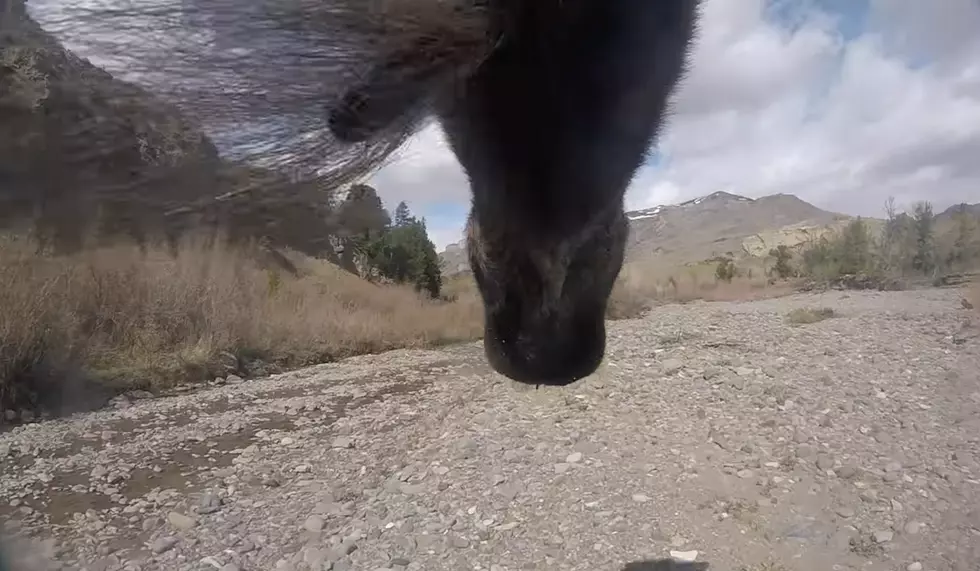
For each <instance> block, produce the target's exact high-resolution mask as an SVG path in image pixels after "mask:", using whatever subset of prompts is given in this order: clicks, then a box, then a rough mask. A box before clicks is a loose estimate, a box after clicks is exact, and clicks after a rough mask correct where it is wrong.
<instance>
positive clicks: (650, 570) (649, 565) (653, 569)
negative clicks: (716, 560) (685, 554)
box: [622, 559, 708, 571]
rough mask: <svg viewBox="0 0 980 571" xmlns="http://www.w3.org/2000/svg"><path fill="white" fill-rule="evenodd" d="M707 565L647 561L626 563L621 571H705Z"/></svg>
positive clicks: (673, 560)
mask: <svg viewBox="0 0 980 571" xmlns="http://www.w3.org/2000/svg"><path fill="white" fill-rule="evenodd" d="M707 570H708V564H707V563H689V562H685V561H677V560H675V559H647V560H645V561H634V562H632V563H627V564H626V566H625V567H623V569H622V571H707Z"/></svg>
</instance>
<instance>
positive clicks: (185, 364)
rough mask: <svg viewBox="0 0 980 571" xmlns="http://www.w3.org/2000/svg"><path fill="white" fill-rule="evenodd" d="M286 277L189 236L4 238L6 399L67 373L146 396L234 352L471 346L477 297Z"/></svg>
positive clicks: (1, 326)
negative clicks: (82, 241) (98, 244)
mask: <svg viewBox="0 0 980 571" xmlns="http://www.w3.org/2000/svg"><path fill="white" fill-rule="evenodd" d="M289 258H290V261H291V262H293V263H294V264H295V266H296V268H298V272H297V273H296V274H295V275H294V274H292V273H290V272H288V271H286V270H283V269H281V268H279V267H275V266H272V265H270V264H269V263H267V262H262V261H261V260H262V259H263V257H262V255H261V251H260V250H258V249H255V248H233V247H230V246H229V245H228V244H227V243H225V242H224V241H221V240H208V239H205V238H202V237H196V238H189V239H187V240H185V241H183V242H182V243H181V244H180V245H179V247H178V248H177V249H176V253H175V255H172V254H171V252H170V251H169V250H168V249H166V248H163V247H155V246H151V247H148V248H146V249H145V251H141V250H140V249H139V248H138V247H136V246H131V245H117V246H113V247H103V248H98V249H94V250H91V251H88V252H84V253H81V254H77V255H72V256H51V255H45V254H43V253H42V254H39V253H38V252H37V244H36V243H34V242H33V241H31V240H30V239H26V238H23V237H9V236H8V237H6V238H5V239H3V240H2V242H0V403H2V402H6V403H9V402H12V401H16V400H17V398H18V395H17V394H15V393H16V391H18V390H23V387H21V389H18V386H20V385H18V382H17V381H18V379H25V378H34V377H36V375H37V372H38V370H39V369H44V370H46V371H47V370H50V369H52V367H53V368H55V369H62V370H63V369H64V368H65V367H74V368H76V369H81V370H83V371H84V373H85V374H86V376H89V377H92V378H95V379H98V380H99V381H100V382H101V383H103V384H108V385H110V386H122V387H148V386H158V385H161V384H168V383H172V382H174V381H182V380H186V379H189V378H207V377H208V376H210V375H213V374H215V372H216V369H215V367H217V364H218V363H220V362H222V360H223V359H227V354H229V353H230V354H231V355H234V356H236V357H248V358H250V359H260V360H262V361H264V362H268V363H273V364H277V365H281V366H300V365H305V364H310V363H314V362H323V361H329V360H333V359H337V358H342V357H345V356H349V355H354V354H359V353H366V352H376V351H382V350H385V349H392V348H399V347H423V346H430V345H435V344H441V343H449V342H454V341H463V340H470V339H475V338H478V337H479V335H480V334H481V333H482V314H481V308H480V306H479V304H478V303H477V300H476V299H475V298H469V297H466V296H463V297H462V298H461V299H460V300H459V301H456V302H454V303H445V302H436V301H431V300H427V299H424V298H423V297H421V296H420V295H418V294H416V292H414V291H413V290H411V289H409V288H406V287H401V286H379V285H373V284H370V283H367V282H365V281H363V280H361V279H359V278H357V277H355V276H353V275H350V274H347V273H345V272H343V271H341V270H339V269H338V268H336V267H334V266H332V265H330V264H327V263H324V262H321V261H318V260H314V259H311V258H307V257H304V256H300V255H297V254H289Z"/></svg>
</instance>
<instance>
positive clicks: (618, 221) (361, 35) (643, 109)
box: [39, 0, 700, 385]
mask: <svg viewBox="0 0 980 571" xmlns="http://www.w3.org/2000/svg"><path fill="white" fill-rule="evenodd" d="M39 1H40V2H43V1H44V0H39ZM169 1H170V2H176V3H178V4H180V5H179V6H177V7H176V8H174V11H173V12H172V13H168V12H167V11H166V10H164V9H163V8H160V7H159V6H156V5H155V6H154V7H152V8H150V7H148V8H139V7H135V6H132V7H130V8H119V7H113V8H110V9H107V8H101V9H100V8H92V7H91V5H90V4H89V3H80V4H85V6H79V7H65V5H61V7H60V8H59V10H62V12H61V15H62V20H61V23H60V28H59V26H58V25H56V24H58V23H57V22H53V23H52V18H49V22H47V23H44V22H42V23H44V24H45V26H46V29H47V26H49V25H50V26H51V27H52V28H59V29H52V31H54V32H58V31H60V32H62V33H66V32H70V31H71V30H70V28H71V27H74V28H75V29H77V30H78V34H77V35H78V37H79V38H85V39H86V41H88V42H89V44H90V45H95V43H96V42H98V41H103V42H104V45H103V49H102V52H103V53H104V52H106V51H109V52H112V51H113V50H114V52H115V55H116V56H118V57H119V58H130V60H129V63H128V64H127V69H128V70H130V71H132V70H133V69H135V68H137V67H139V66H143V69H144V70H146V71H147V73H146V74H144V75H145V77H146V78H149V80H152V79H153V78H154V77H162V78H163V80H162V81H159V82H158V83H157V85H155V86H154V88H153V91H154V92H159V93H161V94H162V95H170V96H171V98H175V99H177V100H179V101H181V102H183V103H184V105H183V107H184V108H185V109H187V110H188V111H189V112H190V113H191V114H192V115H194V114H196V115H197V117H199V118H201V119H202V120H204V121H205V122H207V121H212V122H214V121H218V122H220V121H221V120H224V123H225V124H226V125H232V126H233V127H234V128H236V129H237V127H238V126H239V125H241V124H243V123H246V122H248V120H250V119H258V118H264V119H268V118H269V117H273V118H275V119H276V120H277V121H278V123H276V125H277V127H275V128H271V129H272V130H270V131H267V132H266V134H267V135H272V136H278V139H277V141H278V142H277V143H275V144H274V145H272V147H273V148H274V150H276V151H277V153H278V154H277V155H276V157H278V158H277V159H276V160H278V161H280V162H282V163H290V164H291V165H292V166H295V165H296V164H297V163H296V161H297V160H299V161H306V162H307V163H311V164H312V163H316V164H315V166H316V168H317V172H318V173H319V174H321V175H322V173H324V172H328V173H330V174H328V175H327V176H328V178H329V177H332V178H331V179H330V180H331V181H332V182H333V183H336V184H340V183H342V182H344V181H348V180H353V179H355V178H357V177H361V176H363V175H365V174H366V173H369V172H371V171H372V170H374V169H376V168H377V167H378V166H379V165H381V164H382V163H383V162H384V161H385V160H386V159H387V158H388V157H389V156H390V155H391V154H392V153H393V152H394V151H396V150H397V149H398V148H400V147H401V146H403V145H404V144H405V142H406V141H407V140H408V139H409V138H410V136H411V135H412V134H413V133H415V132H418V130H419V129H421V128H422V126H423V125H425V124H426V122H427V121H431V120H435V121H437V122H438V123H439V125H440V126H441V128H442V130H443V132H444V134H445V135H446V139H447V140H448V142H449V146H450V148H451V150H452V152H453V153H454V154H455V157H456V158H457V160H458V162H459V163H460V165H461V166H462V168H463V170H464V172H465V174H466V176H467V178H468V180H469V185H470V191H471V198H472V201H471V211H470V215H469V217H468V221H467V226H466V235H467V254H468V257H469V261H470V267H471V268H472V271H473V274H474V277H475V279H476V282H477V285H478V288H479V291H480V295H481V297H482V301H483V306H484V314H485V336H484V347H485V353H486V356H487V359H488V361H489V363H490V364H491V366H492V367H493V368H494V369H495V370H496V371H498V372H499V373H501V374H503V375H505V376H506V377H509V378H510V379H512V380H514V381H518V382H521V383H526V384H534V385H568V384H570V383H573V382H575V381H577V380H579V379H581V378H583V377H585V376H587V375H589V374H591V373H593V372H594V371H596V370H597V368H598V366H599V364H600V363H601V361H602V359H603V357H604V355H605V347H606V329H605V323H604V314H605V309H606V305H607V303H608V298H609V296H610V294H611V292H612V288H613V285H614V282H615V281H616V278H617V276H618V274H619V272H620V270H621V267H622V265H623V260H624V250H625V242H626V239H627V235H628V230H629V227H628V221H627V219H626V216H625V213H624V207H623V198H624V194H625V191H626V188H627V186H628V185H629V183H630V181H631V179H632V178H633V176H634V174H635V172H636V170H637V169H638V168H639V167H640V166H641V164H642V163H643V162H644V160H645V158H646V156H647V153H648V152H649V150H650V148H651V146H652V145H653V144H654V142H655V140H656V138H657V136H658V134H659V132H660V130H661V127H662V125H663V123H664V120H665V116H666V114H667V112H668V108H669V105H670V98H671V96H672V93H673V91H674V89H675V87H676V86H677V84H678V83H679V81H680V80H681V78H682V76H683V75H684V73H685V71H686V69H687V64H688V60H689V57H688V56H689V51H690V48H691V45H692V42H693V38H694V36H695V33H696V28H697V21H698V12H699V8H700V6H699V4H700V2H699V0H257V1H256V2H246V3H242V2H238V1H235V0H179V1H178V0H169ZM73 10H74V11H73ZM86 10H87V12H86V13H85V14H81V13H80V11H86ZM141 11H142V13H141ZM175 13H176V14H177V17H174V14H175ZM127 26H130V27H132V29H133V30H139V32H138V33H134V34H133V37H135V38H137V39H136V43H134V44H133V45H131V46H123V45H122V44H120V43H119V42H120V40H119V37H120V34H121V33H122V32H123V31H124V28H125V27H127ZM151 29H152V30H164V31H163V32H156V34H155V35H152V36H151V35H148V34H147V33H146V32H145V30H151ZM189 30H190V31H189ZM194 30H197V31H201V30H204V31H206V32H207V33H206V34H195V33H193V31H194ZM106 31H110V32H112V34H106V33H104V32H106ZM164 36H166V37H167V38H169V41H170V42H171V45H170V46H169V47H167V48H166V49H162V50H157V51H156V52H155V54H156V55H154V54H151V53H150V52H149V46H150V45H151V44H153V42H155V41H157V40H156V38H160V37H164ZM99 38H108V39H103V40H99ZM200 38H205V39H204V40H201V39H200ZM160 41H162V40H160ZM195 42H197V43H196V44H195ZM134 54H135V56H139V60H138V61H136V60H134V59H132V58H133V57H134ZM209 74H210V75H209ZM209 77H210V79H209ZM182 79H185V80H187V81H181V80H182ZM325 165H326V166H325ZM326 167H329V168H326ZM248 199H250V200H252V199H254V197H253V198H248Z"/></svg>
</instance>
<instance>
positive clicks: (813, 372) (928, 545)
mask: <svg viewBox="0 0 980 571" xmlns="http://www.w3.org/2000/svg"><path fill="white" fill-rule="evenodd" d="M822 307H830V308H832V309H833V310H834V313H835V316H834V317H831V318H829V319H824V320H822V321H819V322H815V323H808V324H799V325H796V324H793V323H791V322H790V321H791V320H789V319H787V317H786V315H787V314H788V313H789V312H790V311H791V310H793V309H797V308H822ZM977 331H978V329H977V318H976V313H975V312H971V311H970V310H968V309H965V308H964V307H962V306H961V304H960V301H959V293H958V292H956V291H954V290H923V291H915V292H893V293H877V292H875V293H851V294H843V293H840V292H833V293H826V294H818V295H798V296H792V297H787V298H781V299H770V300H764V301H755V302H739V303H703V302H697V303H692V304H689V305H683V306H681V305H676V306H667V307H662V308H658V309H657V310H656V311H655V312H653V313H652V314H651V315H650V316H648V317H647V318H645V319H641V320H632V321H623V322H617V323H614V324H612V325H611V330H610V337H611V339H610V347H609V353H608V358H607V363H606V364H605V365H604V366H603V367H602V369H601V370H600V372H599V373H597V374H596V375H594V376H592V377H590V378H588V379H585V380H584V381H582V382H580V383H577V384H575V385H573V386H571V387H566V388H561V389H556V388H541V389H539V390H536V389H534V388H527V387H521V386H517V385H515V384H513V383H510V382H509V381H506V380H505V379H503V378H502V377H500V376H498V375H495V374H493V373H491V372H490V371H489V370H488V368H487V367H486V365H485V364H484V360H483V356H482V351H481V349H480V345H479V344H470V345H465V346H460V347H455V348H452V349H448V350H439V351H395V352H390V353H386V354H383V355H376V356H366V357H358V358H353V359H349V360H347V361H344V362H343V363H340V364H333V365H324V366H318V367H313V368H309V369H304V370H301V371H296V372H292V373H289V374H284V375H279V376H275V377H271V378H266V379H260V380H252V381H246V382H238V380H237V379H232V382H231V383H229V384H225V385H222V386H214V387H212V388H209V389H207V390H203V391H198V392H194V393H188V394H184V395H180V396H175V397H167V398H146V399H133V400H132V402H127V403H122V406H120V407H118V408H116V409H113V410H105V411H100V412H97V413H91V414H84V415H76V416H74V417H72V418H69V419H64V420H57V421H48V422H42V423H38V424H32V425H26V426H22V427H18V428H16V429H14V430H12V431H10V432H7V433H5V434H2V435H0V467H2V474H3V476H2V478H0V517H2V518H3V519H4V520H5V523H4V526H5V533H6V535H7V537H8V538H9V539H8V542H13V543H12V544H8V545H13V548H14V551H15V553H14V554H13V555H14V556H15V557H19V556H23V557H24V558H25V559H24V561H20V562H17V563H15V566H14V568H15V569H31V570H33V569H45V568H50V569H88V570H90V571H96V570H99V571H106V570H119V569H133V570H135V569H141V570H146V571H149V570H164V569H165V570H207V569H220V570H223V571H234V570H236V569H237V570H241V571H245V570H267V569H268V570H296V571H302V570H311V569H312V570H317V571H319V570H343V569H366V570H376V569H394V570H400V569H413V570H415V569H418V570H422V569H425V570H459V569H479V570H491V571H508V570H509V571H515V570H519V569H568V570H572V569H575V570H599V569H609V570H629V571H641V570H643V569H648V570H649V569H669V568H675V567H676V568H684V567H683V566H673V567H672V566H671V564H669V563H665V562H663V561H662V560H663V559H665V558H669V557H671V552H672V551H673V552H674V554H673V555H674V557H675V558H677V559H685V558H687V559H690V558H692V557H695V554H694V553H693V552H694V551H696V552H697V553H696V565H694V566H689V568H698V569H702V568H705V567H704V564H705V563H707V564H708V565H710V569H713V570H715V569H717V570H720V571H724V570H731V571H739V570H742V569H748V570H752V571H760V570H767V571H776V570H821V571H826V570H831V569H833V570H857V569H868V570H905V569H908V570H911V571H915V570H916V569H920V570H923V571H941V570H956V571H967V570H972V569H977V567H976V566H977V562H978V561H980V502H978V499H980V378H978V376H980V338H978V336H977ZM137 396H138V395H137ZM680 552H686V553H680ZM28 559H31V560H33V561H27V560H28ZM657 560H661V562H660V563H656V561H657ZM644 561H645V562H646V563H642V562H644Z"/></svg>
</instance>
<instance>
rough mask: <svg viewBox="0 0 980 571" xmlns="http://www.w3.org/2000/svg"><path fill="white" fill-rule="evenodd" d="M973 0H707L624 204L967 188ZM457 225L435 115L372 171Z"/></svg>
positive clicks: (978, 52)
mask: <svg viewBox="0 0 980 571" xmlns="http://www.w3.org/2000/svg"><path fill="white" fill-rule="evenodd" d="M977 30H980V1H978V0H933V1H927V0H707V2H706V3H705V6H704V12H703V21H702V29H701V34H700V37H699V39H698V44H697V47H696V49H695V52H694V54H693V62H692V63H693V69H692V72H691V74H690V75H689V76H688V77H687V79H686V80H685V83H684V84H683V85H682V86H681V87H680V89H679V90H678V92H677V94H676V99H675V108H674V113H673V116H671V117H670V119H669V121H668V123H667V125H666V128H665V130H664V131H663V136H662V137H661V139H660V141H659V145H658V150H659V151H658V153H657V155H656V157H655V159H654V162H652V163H651V164H648V165H646V166H644V167H643V168H642V169H641V170H640V171H639V172H638V173H637V176H636V178H635V179H634V181H633V184H632V185H631V187H630V189H629V191H628V193H627V207H628V208H630V209H637V208H645V207H650V206H654V205H657V204H670V203H675V202H679V201H683V200H687V199H690V198H694V197H697V196H701V195H705V194H710V193H711V192H714V191H717V190H725V191H728V192H733V193H737V194H742V195H745V196H749V197H758V196H764V195H767V194H772V193H776V192H785V193H792V194H796V195H798V196H800V197H801V198H803V199H804V200H807V201H809V202H811V203H813V204H816V205H817V206H820V207H821V208H826V209H830V210H834V211H838V212H845V213H848V214H862V215H871V216H881V215H882V213H883V204H884V202H885V200H886V198H887V197H888V196H890V195H891V196H894V197H895V200H896V202H897V203H898V205H899V206H905V205H909V204H911V203H912V202H914V201H916V200H920V199H928V200H931V201H932V202H933V204H934V206H935V208H936V210H937V211H938V210H942V209H945V208H946V207H947V206H949V205H951V204H955V203H958V202H964V201H965V202H980V34H978V33H977ZM371 182H372V184H374V185H375V186H376V187H377V188H378V191H379V193H380V194H381V197H382V199H383V200H384V202H385V204H386V206H387V207H388V208H389V209H391V208H394V206H395V204H397V203H398V201H400V200H405V201H406V202H408V204H409V206H410V207H411V208H412V210H413V211H414V212H415V213H416V214H418V215H422V216H425V218H426V220H427V223H428V228H429V232H430V234H431V238H432V240H433V241H434V242H435V243H436V246H437V247H439V248H440V249H442V248H443V247H444V246H445V245H446V244H448V243H451V242H455V241H458V240H459V239H460V238H461V233H462V227H463V223H464V219H465V216H466V212H467V210H468V208H469V196H468V192H469V190H468V187H467V183H466V178H465V176H464V175H463V173H462V171H461V169H460V167H459V166H458V164H457V162H456V159H455V158H454V157H453V155H452V153H451V152H450V151H449V149H448V147H447V146H446V144H445V141H444V140H443V138H442V134H441V132H440V131H439V129H438V128H437V127H430V128H428V129H426V130H425V131H423V132H421V133H419V135H418V136H417V137H416V139H415V140H414V141H413V142H412V143H411V144H410V145H409V146H408V147H406V148H405V149H404V150H403V151H402V152H401V153H400V154H399V156H398V157H396V159H395V161H394V162H393V163H392V164H390V165H389V166H387V167H385V168H384V169H383V170H381V171H380V172H378V173H377V174H376V175H375V176H374V177H373V180H372V181H371Z"/></svg>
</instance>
